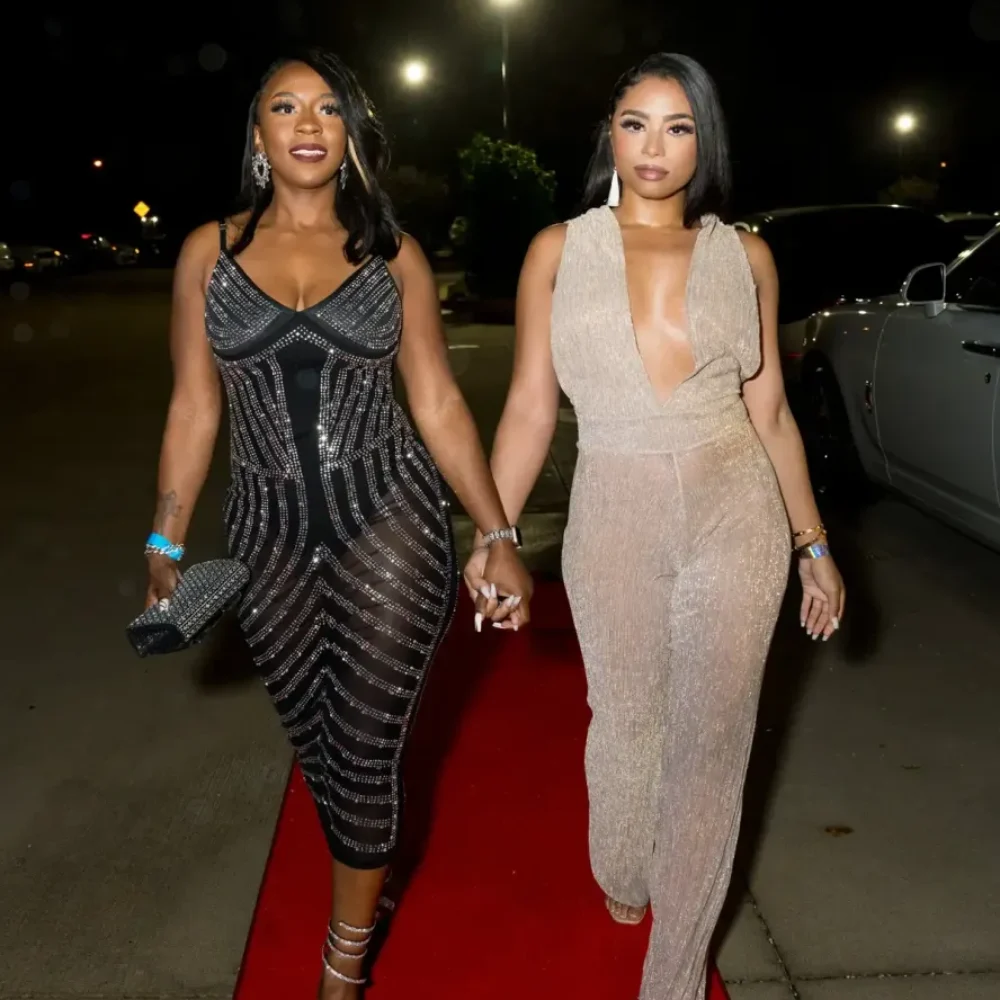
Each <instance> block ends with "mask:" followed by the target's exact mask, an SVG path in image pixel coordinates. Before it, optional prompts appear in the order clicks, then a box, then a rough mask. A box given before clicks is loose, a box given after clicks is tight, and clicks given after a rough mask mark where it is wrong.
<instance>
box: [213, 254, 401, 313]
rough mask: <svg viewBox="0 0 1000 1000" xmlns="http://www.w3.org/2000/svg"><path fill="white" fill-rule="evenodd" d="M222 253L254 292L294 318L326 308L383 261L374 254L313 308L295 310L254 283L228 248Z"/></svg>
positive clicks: (314, 304)
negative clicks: (360, 275)
mask: <svg viewBox="0 0 1000 1000" xmlns="http://www.w3.org/2000/svg"><path fill="white" fill-rule="evenodd" d="M222 252H223V253H224V254H225V256H226V258H227V259H228V260H229V262H230V263H231V264H232V265H233V267H234V268H236V270H237V271H238V272H239V274H240V276H241V277H242V278H243V280H244V281H246V282H247V284H249V285H250V286H251V287H252V288H253V289H254V291H256V292H257V293H258V294H259V295H261V296H263V297H264V298H265V299H267V301H268V302H270V303H271V305H273V306H276V307H277V308H278V309H281V310H282V311H283V312H287V313H291V314H292V315H293V316H302V315H304V314H305V313H310V312H314V311H315V310H316V309H319V308H320V306H325V305H327V304H328V303H329V302H332V301H333V299H335V298H336V297H337V296H338V295H339V294H340V293H341V292H343V291H345V290H346V289H347V288H348V287H349V286H350V285H351V283H352V282H353V281H354V279H355V278H356V277H357V276H358V275H359V274H361V272H362V271H366V270H367V269H368V268H369V267H370V266H371V265H372V264H374V263H375V262H376V261H381V260H382V259H383V258H382V257H380V256H379V255H378V254H374V255H373V256H371V257H369V258H368V259H367V260H366V261H365V262H364V263H363V264H361V265H359V266H358V267H356V268H355V269H354V270H353V271H351V273H350V274H348V275H347V276H346V277H345V278H344V280H343V281H341V282H340V284H338V285H337V287H336V288H334V289H333V291H331V292H330V293H329V294H328V295H324V296H323V298H321V299H320V300H319V301H318V302H314V303H313V304H312V305H311V306H306V307H305V308H304V309H295V308H294V307H292V306H289V305H286V304H285V303H284V302H279V301H278V300H277V299H276V298H275V297H274V296H273V295H269V294H268V293H267V292H265V291H264V289H263V288H261V287H260V285H259V284H257V282H256V281H254V279H253V278H251V277H250V275H249V274H248V273H247V271H246V269H245V268H244V267H243V265H242V264H241V263H240V262H239V261H238V260H237V259H236V258H235V257H234V256H233V255H232V253H230V251H229V249H228V248H227V249H224V250H223V251H222Z"/></svg>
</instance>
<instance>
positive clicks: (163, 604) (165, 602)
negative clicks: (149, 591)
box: [160, 597, 170, 611]
mask: <svg viewBox="0 0 1000 1000" xmlns="http://www.w3.org/2000/svg"><path fill="white" fill-rule="evenodd" d="M169 609H170V601H168V600H167V598H165V597H164V598H163V600H161V601H160V610H161V611H168V610H169Z"/></svg>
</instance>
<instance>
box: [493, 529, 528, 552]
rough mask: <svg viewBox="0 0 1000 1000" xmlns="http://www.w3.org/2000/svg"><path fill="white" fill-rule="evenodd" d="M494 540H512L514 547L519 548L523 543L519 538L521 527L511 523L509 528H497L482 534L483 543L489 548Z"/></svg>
mask: <svg viewBox="0 0 1000 1000" xmlns="http://www.w3.org/2000/svg"><path fill="white" fill-rule="evenodd" d="M494 542H513V543H514V548H515V549H519V548H521V547H522V546H523V545H524V541H523V539H522V538H521V529H520V528H519V527H518V526H517V525H516V524H513V525H511V526H510V527H509V528H497V529H496V530H495V531H490V532H488V533H487V534H485V535H483V545H485V546H486V547H487V548H489V547H490V546H491V545H492V544H493V543H494Z"/></svg>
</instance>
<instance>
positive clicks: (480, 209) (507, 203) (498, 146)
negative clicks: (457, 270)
mask: <svg viewBox="0 0 1000 1000" xmlns="http://www.w3.org/2000/svg"><path fill="white" fill-rule="evenodd" d="M458 159H459V167H460V169H461V175H462V185H463V202H464V216H465V219H466V230H465V238H464V241H463V257H464V260H465V266H466V271H467V281H468V284H469V287H470V288H471V289H472V290H473V291H475V292H477V293H478V294H479V295H482V296H484V297H498V298H499V297H507V296H510V295H513V294H514V292H515V290H516V288H517V277H518V273H519V272H520V269H521V262H522V261H523V260H524V254H525V252H526V251H527V249H528V244H529V243H530V242H531V240H532V237H534V235H535V234H536V233H537V232H538V231H539V230H540V229H543V228H544V227H545V226H547V225H549V224H551V223H552V222H554V221H555V210H554V207H553V205H554V198H555V190H556V177H555V172H554V171H550V170H545V169H543V168H542V166H541V165H540V164H539V162H538V158H537V156H536V155H535V153H534V151H533V150H530V149H526V148H525V147H524V146H518V145H515V144H514V143H509V142H504V141H502V140H499V139H490V138H488V137H487V136H485V135H477V136H475V137H474V138H473V140H472V144H471V145H470V146H469V147H468V148H467V149H463V150H462V151H461V152H460V153H459V156H458Z"/></svg>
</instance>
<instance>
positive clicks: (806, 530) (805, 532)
mask: <svg viewBox="0 0 1000 1000" xmlns="http://www.w3.org/2000/svg"><path fill="white" fill-rule="evenodd" d="M814 533H815V534H817V535H825V534H826V528H825V527H824V526H823V525H822V524H817V525H816V527H815V528H803V529H802V530H801V531H793V532H792V538H801V537H802V536H803V535H812V534H814Z"/></svg>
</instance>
